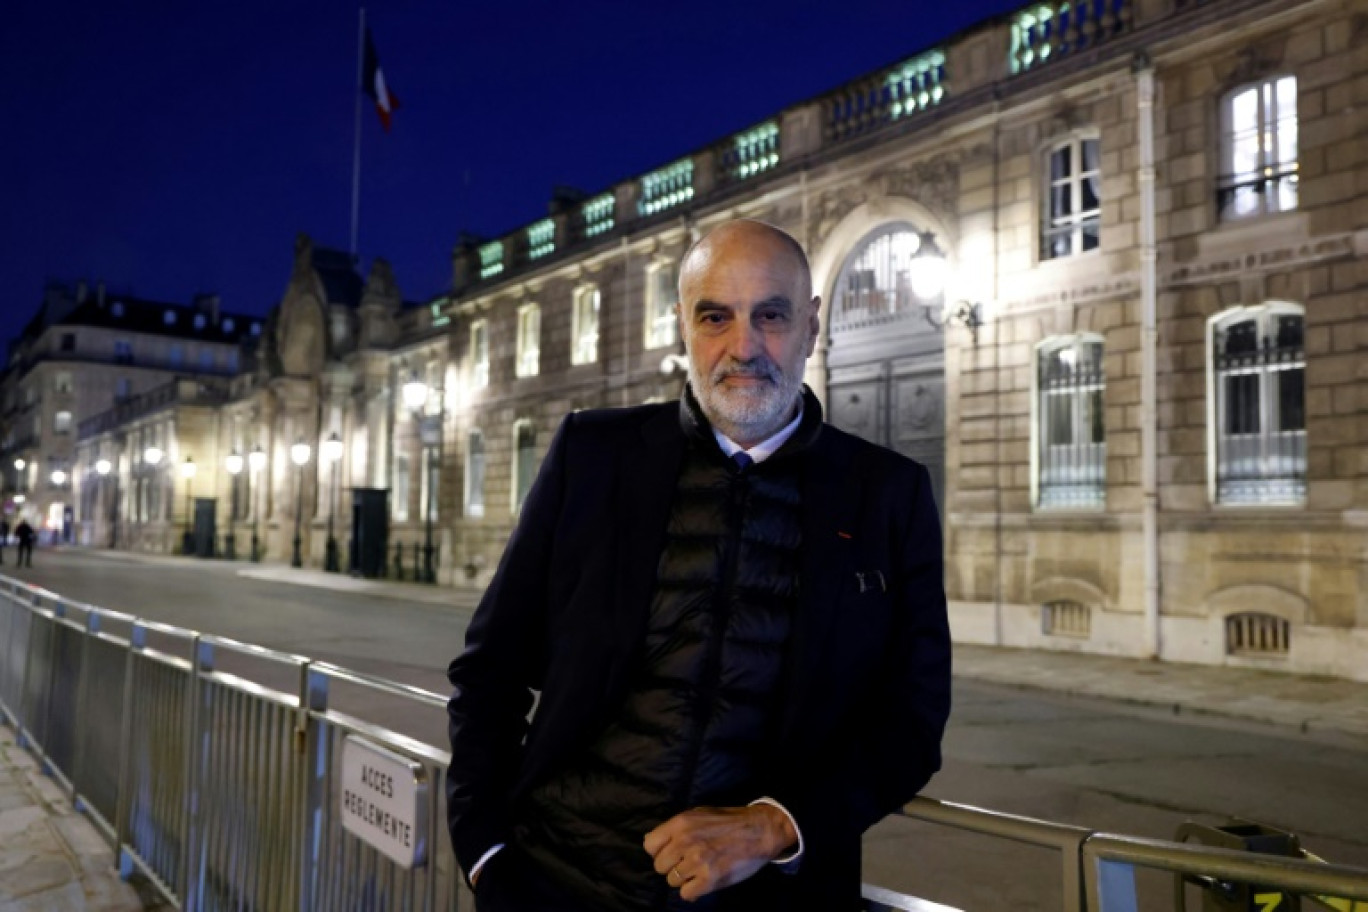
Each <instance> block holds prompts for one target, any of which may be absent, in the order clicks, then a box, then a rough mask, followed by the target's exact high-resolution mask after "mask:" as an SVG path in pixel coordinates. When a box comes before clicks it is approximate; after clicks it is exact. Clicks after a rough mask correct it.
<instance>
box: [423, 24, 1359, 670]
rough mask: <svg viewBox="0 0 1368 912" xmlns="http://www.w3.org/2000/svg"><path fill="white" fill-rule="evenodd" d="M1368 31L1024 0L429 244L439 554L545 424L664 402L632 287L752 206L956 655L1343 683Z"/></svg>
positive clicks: (1353, 559)
mask: <svg viewBox="0 0 1368 912" xmlns="http://www.w3.org/2000/svg"><path fill="white" fill-rule="evenodd" d="M1365 38H1368V14H1365V11H1364V10H1363V9H1362V7H1361V6H1358V5H1355V4H1353V3H1346V2H1326V3H1320V2H1312V3H1288V2H1262V3H1261V2H1206V3H1197V2H1171V0H1170V2H1164V0H1146V2H1134V3H1132V2H1124V3H1118V2H1089V3H1083V4H1074V5H1064V4H1043V5H1036V6H1033V7H1030V8H1028V9H1025V10H1023V11H1022V12H1020V13H1019V14H1017V15H1015V16H1012V17H1008V18H1007V19H1005V20H1004V21H1001V22H996V23H992V24H989V25H986V26H984V27H981V28H978V29H974V30H970V31H969V32H967V33H964V34H963V35H961V36H959V37H957V38H955V39H954V40H953V41H952V42H951V43H949V44H948V45H946V46H944V47H941V48H935V49H932V50H930V51H927V52H924V53H922V54H920V55H918V56H917V57H914V58H912V59H911V60H909V61H907V62H905V63H903V64H900V65H898V66H896V67H892V68H889V69H888V70H884V71H880V72H877V73H874V74H871V76H869V77H868V78H867V79H864V80H860V81H857V82H855V83H852V84H851V85H849V86H847V87H844V88H842V89H841V90H839V91H837V92H835V93H832V94H831V95H828V96H825V97H822V98H819V99H815V100H813V101H811V102H808V103H804V104H799V105H796V106H794V107H792V108H789V109H787V110H784V111H782V112H780V113H779V114H778V115H777V116H776V117H775V118H774V119H772V120H771V121H768V122H766V123H764V124H761V125H758V126H757V127H756V128H754V129H751V130H747V131H744V132H743V133H741V134H738V135H737V136H734V137H730V138H728V139H726V140H725V141H723V142H721V143H719V144H717V145H716V146H714V147H711V148H708V149H704V150H702V151H700V152H697V153H694V154H692V155H690V156H689V157H687V158H685V159H681V160H680V161H678V162H674V163H672V164H670V165H668V166H666V167H664V168H662V169H659V170H657V171H655V172H652V173H650V174H647V175H643V176H641V177H639V178H637V179H635V180H631V181H625V182H623V183H621V184H618V185H617V186H615V187H613V188H612V189H611V190H610V191H609V192H608V193H606V194H603V195H600V196H597V197H590V198H587V199H584V200H582V201H578V202H573V201H572V202H569V203H567V201H566V200H565V199H558V200H556V201H554V202H553V204H552V209H551V215H550V217H549V218H547V219H544V220H541V221H539V222H535V223H533V224H532V225H529V226H527V227H526V228H525V229H523V230H521V231H519V232H515V233H514V234H511V235H509V236H506V237H503V238H499V239H496V240H494V241H490V242H486V243H484V244H466V245H463V246H462V247H460V248H458V250H457V252H456V262H455V272H454V282H453V294H452V295H451V296H450V299H449V302H448V303H446V304H444V310H443V312H444V313H447V314H449V315H450V316H451V317H452V332H451V337H452V351H453V353H454V357H455V361H456V375H457V377H458V384H457V388H458V391H459V393H458V403H459V405H458V408H457V411H456V414H455V415H454V416H453V417H452V420H451V423H450V426H449V431H448V442H449V448H450V452H451V453H452V457H453V458H452V460H450V461H451V462H453V463H454V464H449V465H447V467H446V472H445V474H444V487H443V491H444V495H443V500H442V503H443V515H444V516H447V515H452V516H454V518H453V519H452V520H451V524H452V525H453V527H454V528H453V546H454V552H453V554H452V559H453V560H454V561H455V562H456V564H457V565H459V566H462V567H465V568H466V569H467V572H468V574H469V576H470V577H471V578H472V579H474V580H475V581H477V582H478V581H480V580H483V579H485V578H487V575H488V573H489V572H490V571H491V568H492V566H493V564H494V562H495V561H496V560H497V557H498V554H499V550H500V548H501V546H502V544H503V542H504V540H505V539H506V537H507V535H508V533H509V530H510V528H511V525H512V523H513V522H514V518H515V514H516V504H517V503H518V498H519V497H520V496H521V493H522V488H521V487H520V483H519V480H520V478H523V479H525V478H526V475H527V470H526V469H525V468H524V466H525V465H535V463H536V461H537V459H538V458H539V457H540V455H541V454H542V453H544V452H545V449H546V446H547V443H548V441H549V438H550V436H551V435H552V434H553V433H554V429H555V426H556V424H557V423H558V421H559V419H560V418H561V417H562V416H563V415H564V414H565V413H566V412H567V411H570V410H573V409H577V408H586V407H598V406H626V405H634V404H637V403H641V402H645V401H650V400H652V399H657V398H670V397H673V396H675V395H677V392H678V389H679V386H680V379H681V371H680V365H679V362H678V360H677V357H676V356H677V354H678V352H679V348H678V343H677V342H676V334H675V333H674V332H673V331H672V330H671V329H670V328H669V326H668V324H669V322H670V317H669V313H668V305H669V304H670V303H672V302H673V297H672V296H671V295H670V294H669V293H668V291H667V290H662V289H668V287H669V282H670V281H672V280H673V275H674V271H675V270H676V269H677V266H678V261H679V258H680V256H681V255H682V253H683V252H684V250H685V249H686V248H687V246H688V244H689V243H691V242H692V241H693V240H694V239H696V238H697V237H699V236H701V234H702V233H704V232H706V231H707V230H708V229H709V228H710V227H712V226H713V225H716V224H718V223H719V222H721V221H722V220H724V219H727V218H732V217H736V216H749V217H755V218H760V219H764V220H767V221H770V222H772V223H774V224H777V225H779V226H781V227H783V228H785V229H786V230H788V231H790V232H791V233H793V234H794V235H795V236H796V237H797V238H798V239H799V240H800V241H802V243H803V244H804V246H805V247H806V248H807V250H808V251H809V254H810V256H811V259H812V263H813V269H814V279H815V282H816V287H817V289H818V291H819V293H820V294H821V295H822V298H823V301H824V308H823V310H824V314H823V334H822V339H821V341H820V342H819V347H818V352H817V355H816V356H815V357H814V358H813V360H812V361H811V362H810V364H809V373H808V381H809V383H810V384H811V385H812V386H813V387H814V389H815V390H816V391H817V392H818V394H819V395H820V396H821V397H822V398H823V401H824V402H825V404H826V406H827V410H828V415H829V417H830V419H831V420H832V421H833V422H834V423H836V424H838V425H840V426H843V427H846V428H848V429H851V430H854V431H856V432H858V433H861V434H863V435H865V436H868V437H870V438H871V439H875V440H877V441H879V442H881V443H885V444H887V445H890V446H893V447H894V448H896V449H899V450H900V451H902V452H904V453H907V454H908V455H911V456H914V457H915V458H918V459H920V460H922V461H924V462H926V463H927V464H928V465H929V466H931V468H932V470H933V475H934V476H935V477H936V480H937V495H938V501H939V503H940V504H941V506H942V511H943V513H944V518H945V523H946V529H947V538H946V557H947V587H948V589H949V594H950V598H951V621H952V626H953V628H954V632H955V635H956V637H957V638H958V639H960V640H962V641H967V642H983V643H996V644H1003V645H1012V646H1020V647H1029V648H1050V649H1066V650H1089V651H1098V652H1106V653H1113V654H1121V655H1139V656H1157V657H1161V658H1164V659H1171V660H1181V661H1198V662H1212V663H1230V664H1253V665H1258V666H1267V667H1271V668H1280V669H1291V670H1300V671H1315V672H1323V673H1330V674H1337V675H1345V676H1350V677H1357V678H1362V679H1368V662H1365V661H1364V659H1365V657H1366V656H1368V564H1366V563H1365V557H1366V556H1368V551H1366V550H1365V545H1368V539H1365V535H1364V524H1365V519H1364V518H1365V516H1368V513H1365V508H1366V507H1368V483H1366V481H1368V479H1365V471H1368V464H1366V463H1365V461H1364V457H1363V453H1364V452H1368V450H1365V443H1368V439H1365V438H1366V437H1368V416H1365V412H1364V405H1365V403H1364V389H1365V379H1368V377H1365V375H1364V373H1363V370H1362V368H1361V367H1360V366H1359V365H1360V364H1362V363H1363V353H1364V348H1365V345H1366V344H1368V320H1365V316H1368V313H1366V311H1368V265H1365V255H1368V145H1365V136H1368V107H1366V105H1368V96H1365V94H1364V93H1365V91H1368V89H1366V88H1365V87H1366V86H1368V56H1366V55H1365V51H1364V47H1365ZM919 250H920V251H921V255H922V256H930V255H931V254H938V255H939V256H935V257H930V258H931V259H936V260H938V261H939V262H943V263H944V271H945V276H944V279H945V281H944V283H943V284H942V285H940V287H920V288H919V287H918V280H917V276H918V275H921V274H924V272H925V270H923V269H922V267H923V266H925V265H926V264H925V263H920V264H918V263H916V261H917V260H918V259H919ZM931 272H932V273H933V274H934V272H935V270H932V271H931ZM587 300H592V301H593V302H594V304H593V305H592V309H593V310H594V311H595V314H594V316H593V318H592V319H591V318H590V317H589V311H590V309H591V306H590V305H589V304H587V303H586V301H587ZM590 324H592V326H593V332H592V337H593V338H592V341H590V340H589V336H588V335H586V331H585V330H584V327H585V326H587V325H590ZM529 339H534V340H535V343H534V344H530V343H529V341H528V340H529ZM588 353H592V354H591V355H589V356H585V355H586V354H588ZM580 362H583V363H580ZM451 444H454V446H451ZM472 454H473V455H472ZM472 479H473V481H472ZM472 490H473V491H474V492H475V493H474V496H473V497H472V493H471V492H472ZM472 507H473V509H472ZM445 524H446V521H444V525H445Z"/></svg>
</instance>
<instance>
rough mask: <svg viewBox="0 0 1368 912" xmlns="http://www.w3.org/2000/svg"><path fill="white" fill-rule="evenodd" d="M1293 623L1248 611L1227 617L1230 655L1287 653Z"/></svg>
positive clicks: (1227, 644)
mask: <svg viewBox="0 0 1368 912" xmlns="http://www.w3.org/2000/svg"><path fill="white" fill-rule="evenodd" d="M1291 643H1292V633H1291V625H1290V624H1288V622H1287V621H1285V620H1283V619H1282V618H1280V617H1276V616H1274V615H1271V614H1260V613H1258V612H1255V611H1247V612H1244V613H1242V614H1232V615H1230V616H1229V617H1227V618H1226V654H1227V655H1275V656H1285V655H1287V651H1288V647H1289V646H1290V645H1291Z"/></svg>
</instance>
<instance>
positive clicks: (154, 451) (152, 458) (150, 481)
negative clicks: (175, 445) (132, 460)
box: [139, 443, 175, 521]
mask: <svg viewBox="0 0 1368 912" xmlns="http://www.w3.org/2000/svg"><path fill="white" fill-rule="evenodd" d="M164 455H166V454H165V453H163V452H162V448H161V447H159V446H157V445H156V444H155V443H154V444H153V445H152V446H150V447H148V448H147V449H145V450H143V463H144V464H145V465H149V466H151V467H152V471H151V473H150V477H149V476H148V475H147V474H144V475H143V479H142V483H143V498H144V500H143V505H144V506H146V507H149V508H150V506H151V504H150V501H151V500H152V497H151V495H149V494H148V493H147V489H148V488H149V487H151V486H152V485H155V484H157V466H159V465H161V461H162V456H164ZM172 493H175V492H172ZM157 506H158V507H160V506H161V496H160V495H158V497H157ZM139 509H140V510H141V511H142V512H140V513H139V516H140V518H141V519H142V520H143V521H146V520H148V519H150V518H151V517H150V516H148V515H147V514H148V513H150V512H151V510H150V509H147V510H142V508H141V507H140V508H139Z"/></svg>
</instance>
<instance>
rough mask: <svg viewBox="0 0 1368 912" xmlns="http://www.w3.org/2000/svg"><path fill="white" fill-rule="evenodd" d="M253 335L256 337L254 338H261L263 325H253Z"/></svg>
mask: <svg viewBox="0 0 1368 912" xmlns="http://www.w3.org/2000/svg"><path fill="white" fill-rule="evenodd" d="M252 335H254V336H259V335H261V324H260V323H253V324H252Z"/></svg>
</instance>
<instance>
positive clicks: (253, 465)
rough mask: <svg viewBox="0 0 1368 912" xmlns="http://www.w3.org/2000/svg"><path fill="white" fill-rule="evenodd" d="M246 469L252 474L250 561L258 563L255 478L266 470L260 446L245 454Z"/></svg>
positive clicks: (259, 503) (257, 506) (257, 514)
mask: <svg viewBox="0 0 1368 912" xmlns="http://www.w3.org/2000/svg"><path fill="white" fill-rule="evenodd" d="M247 468H249V469H250V470H251V472H252V474H251V477H250V478H249V479H248V482H249V483H250V484H251V486H252V560H253V561H259V560H261V548H260V541H259V539H258V538H257V520H258V518H259V517H260V515H261V497H260V495H259V494H258V492H257V476H258V475H260V474H261V470H262V469H264V468H266V451H265V450H263V449H262V448H261V444H259V443H258V444H257V445H256V446H254V447H252V452H250V453H248V454H247Z"/></svg>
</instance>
